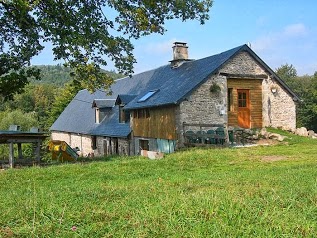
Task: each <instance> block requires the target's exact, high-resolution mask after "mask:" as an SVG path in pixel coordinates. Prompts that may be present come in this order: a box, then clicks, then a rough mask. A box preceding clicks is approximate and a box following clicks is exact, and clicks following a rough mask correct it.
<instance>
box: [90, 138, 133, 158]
mask: <svg viewBox="0 0 317 238" xmlns="http://www.w3.org/2000/svg"><path fill="white" fill-rule="evenodd" d="M96 142H97V143H96V149H95V150H94V152H95V156H106V155H113V154H117V155H122V156H126V155H131V152H130V151H131V148H130V140H128V139H125V138H115V137H103V136H98V137H97V141H96Z"/></svg>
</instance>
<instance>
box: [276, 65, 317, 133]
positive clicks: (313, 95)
mask: <svg viewBox="0 0 317 238" xmlns="http://www.w3.org/2000/svg"><path fill="white" fill-rule="evenodd" d="M276 73H277V75H278V76H279V77H280V78H281V79H282V80H283V81H285V82H286V84H287V85H288V86H290V88H291V89H292V90H293V91H294V92H295V93H296V94H297V95H298V96H299V97H300V98H301V100H302V101H301V102H300V103H299V104H298V105H297V113H296V114H297V115H296V116H297V120H296V121H297V127H302V126H304V127H306V128H308V129H312V130H314V131H317V72H316V73H315V74H314V76H309V75H304V76H297V71H296V69H295V67H294V66H293V65H289V64H285V65H282V66H281V67H279V68H278V69H277V70H276Z"/></svg>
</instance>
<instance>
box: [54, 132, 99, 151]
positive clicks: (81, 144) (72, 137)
mask: <svg viewBox="0 0 317 238" xmlns="http://www.w3.org/2000/svg"><path fill="white" fill-rule="evenodd" d="M51 138H52V140H61V141H65V142H66V143H67V144H68V145H69V146H70V147H72V148H75V147H78V148H79V151H78V154H79V155H80V156H89V155H91V154H92V153H93V152H94V151H93V149H92V136H90V135H82V134H74V133H67V132H57V131H52V135H51Z"/></svg>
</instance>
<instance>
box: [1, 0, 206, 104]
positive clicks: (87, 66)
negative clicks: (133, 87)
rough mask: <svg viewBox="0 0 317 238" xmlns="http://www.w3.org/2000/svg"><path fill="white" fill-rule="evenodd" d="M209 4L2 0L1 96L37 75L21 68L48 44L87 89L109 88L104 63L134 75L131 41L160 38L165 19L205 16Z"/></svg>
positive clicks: (189, 0)
mask: <svg viewBox="0 0 317 238" xmlns="http://www.w3.org/2000/svg"><path fill="white" fill-rule="evenodd" d="M211 6H212V0H163V1H139V0H123V1H114V0H89V1H87V0H63V1H55V0H46V1H33V0H16V1H13V0H2V1H0V25H1V28H0V67H1V68H0V95H1V97H2V100H7V99H9V98H11V97H12V95H13V94H14V92H20V91H21V90H22V88H23V87H24V86H25V85H26V83H27V78H28V77H30V76H32V75H33V76H35V77H37V78H38V76H39V74H38V71H36V70H34V69H33V68H26V66H27V65H29V64H30V60H31V58H32V57H33V56H35V55H37V54H39V53H40V51H41V50H42V49H43V48H44V46H43V43H42V42H51V43H52V45H53V54H54V58H55V59H56V60H65V61H66V63H67V64H68V66H70V67H71V68H72V69H73V70H74V74H75V77H76V80H78V81H79V82H81V86H82V87H84V88H87V89H90V90H94V89H95V88H101V87H103V88H105V89H108V88H109V86H110V84H111V83H113V79H112V78H111V77H110V76H109V74H107V73H106V72H103V71H102V70H101V68H100V66H106V65H107V61H108V60H111V61H113V62H114V65H115V67H116V68H117V70H118V71H119V73H122V74H124V75H129V74H131V73H133V63H135V62H136V60H135V58H134V56H133V53H132V51H133V45H132V43H131V39H138V38H139V37H141V36H145V35H149V34H151V33H159V34H163V33H164V32H165V30H166V29H165V27H164V24H165V21H166V20H170V19H175V18H177V19H180V20H182V21H186V20H189V19H196V20H198V21H200V23H201V24H204V22H205V21H206V20H207V19H208V18H209V15H208V12H209V9H210V8H211ZM109 12H110V13H109Z"/></svg>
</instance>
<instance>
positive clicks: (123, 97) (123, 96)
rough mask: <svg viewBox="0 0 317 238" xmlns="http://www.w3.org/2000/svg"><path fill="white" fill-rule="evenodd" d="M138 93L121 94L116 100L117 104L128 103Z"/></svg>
mask: <svg viewBox="0 0 317 238" xmlns="http://www.w3.org/2000/svg"><path fill="white" fill-rule="evenodd" d="M136 96H137V95H133V94H119V95H118V97H117V100H116V105H118V104H123V105H126V104H128V103H129V102H131V101H132V100H133V99H134V98H135V97H136Z"/></svg>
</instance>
